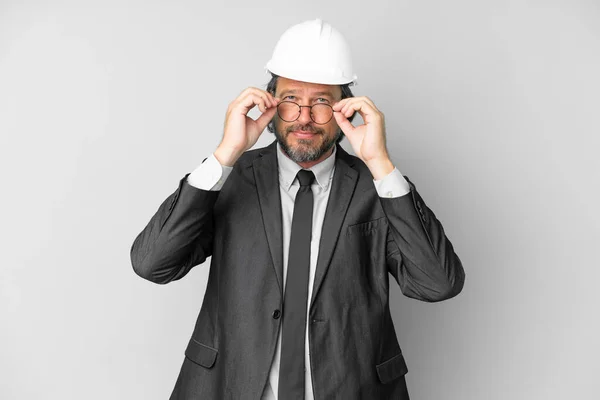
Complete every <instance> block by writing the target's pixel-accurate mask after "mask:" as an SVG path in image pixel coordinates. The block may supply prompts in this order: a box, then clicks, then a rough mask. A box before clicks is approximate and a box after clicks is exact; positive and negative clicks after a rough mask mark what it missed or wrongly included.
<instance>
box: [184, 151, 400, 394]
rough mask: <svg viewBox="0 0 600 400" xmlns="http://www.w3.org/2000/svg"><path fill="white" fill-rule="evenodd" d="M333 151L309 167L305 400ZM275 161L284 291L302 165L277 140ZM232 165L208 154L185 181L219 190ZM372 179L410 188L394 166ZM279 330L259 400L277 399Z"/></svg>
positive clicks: (382, 188) (390, 190)
mask: <svg viewBox="0 0 600 400" xmlns="http://www.w3.org/2000/svg"><path fill="white" fill-rule="evenodd" d="M336 151H337V150H336V148H335V146H334V151H333V153H332V155H331V156H329V157H328V158H326V159H325V160H323V161H321V162H320V163H319V164H316V165H314V166H313V167H311V168H309V169H310V170H311V171H312V172H313V173H314V175H315V181H314V182H313V184H312V186H311V189H312V192H313V196H314V205H313V207H314V208H313V224H312V238H311V244H310V271H309V281H308V284H309V287H308V299H307V307H306V309H307V324H306V335H305V347H304V349H305V350H304V365H305V367H306V372H305V374H306V375H305V394H306V395H305V398H306V399H307V400H313V399H314V395H313V387H312V380H311V370H310V353H309V346H308V326H309V324H308V306H309V305H310V298H311V296H312V289H313V282H314V279H315V270H316V266H317V259H318V256H319V242H320V240H321V230H322V228H323V219H324V217H325V209H326V208H327V201H328V199H329V193H330V189H331V183H332V181H333V174H334V171H335V153H336ZM277 161H278V163H279V190H280V194H281V210H282V215H281V216H282V224H283V226H282V228H283V229H282V231H283V238H282V239H283V287H284V289H283V290H284V291H285V282H286V277H287V264H288V252H289V245H290V234H291V231H292V216H293V213H294V200H295V199H296V193H297V192H298V189H299V188H300V185H299V183H298V180H297V179H296V174H297V173H298V171H299V170H300V169H302V167H301V166H300V165H298V164H296V163H295V162H294V161H292V160H291V159H290V158H288V157H287V156H286V155H284V154H283V152H282V150H281V147H280V146H279V144H278V145H277ZM232 169H233V168H232V167H227V166H222V165H221V164H219V162H218V161H217V159H216V158H215V157H214V155H211V156H210V157H208V158H207V159H206V160H205V161H204V163H202V164H201V165H199V166H198V167H197V168H196V169H195V170H194V171H193V172H192V173H191V174H190V175H188V177H187V182H188V183H189V184H190V185H192V186H194V187H196V188H198V189H203V190H221V188H222V187H223V184H224V183H225V181H226V180H227V177H228V176H229V174H230V173H231V171H232ZM373 183H374V185H375V189H376V190H377V193H378V194H379V196H380V197H388V198H392V197H400V196H404V195H406V194H408V193H409V192H410V186H409V184H408V182H407V181H406V179H404V176H403V175H402V174H401V173H400V171H398V169H396V168H394V170H393V171H392V172H391V173H390V174H388V175H387V176H385V177H384V178H383V179H381V180H374V181H373ZM281 334H282V329H280V330H279V336H278V339H277V347H276V350H275V357H274V358H273V363H272V364H271V370H270V372H269V379H268V381H267V384H266V385H265V388H264V392H263V395H262V400H277V392H278V388H279V363H280V359H281Z"/></svg>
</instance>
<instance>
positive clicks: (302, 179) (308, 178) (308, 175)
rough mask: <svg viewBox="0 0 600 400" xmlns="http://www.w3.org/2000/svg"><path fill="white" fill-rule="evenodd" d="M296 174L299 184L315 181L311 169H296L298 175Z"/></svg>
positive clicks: (308, 184) (304, 184)
mask: <svg viewBox="0 0 600 400" xmlns="http://www.w3.org/2000/svg"><path fill="white" fill-rule="evenodd" d="M296 176H297V178H298V182H299V183H300V186H310V185H312V183H313V182H314V181H315V174H313V172H312V171H309V170H306V169H301V170H300V171H298V175H296Z"/></svg>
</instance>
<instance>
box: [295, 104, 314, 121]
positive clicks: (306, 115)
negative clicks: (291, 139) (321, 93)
mask: <svg viewBox="0 0 600 400" xmlns="http://www.w3.org/2000/svg"><path fill="white" fill-rule="evenodd" d="M310 111H311V108H310V107H300V116H299V117H298V122H299V123H301V124H303V125H305V124H309V123H311V122H312V119H311V118H310Z"/></svg>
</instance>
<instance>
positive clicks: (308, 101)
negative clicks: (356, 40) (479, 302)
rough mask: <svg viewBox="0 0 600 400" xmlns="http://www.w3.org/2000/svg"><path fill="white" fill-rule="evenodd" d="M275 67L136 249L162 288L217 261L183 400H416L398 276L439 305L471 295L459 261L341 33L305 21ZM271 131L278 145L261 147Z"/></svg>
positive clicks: (181, 384)
mask: <svg viewBox="0 0 600 400" xmlns="http://www.w3.org/2000/svg"><path fill="white" fill-rule="evenodd" d="M294 55H296V56H294ZM298 55H299V56H298ZM267 69H268V70H269V71H270V72H271V74H272V80H271V82H270V83H269V85H268V87H267V89H268V90H266V91H265V90H261V89H258V88H248V89H246V90H244V91H243V92H242V93H241V94H240V95H239V97H238V98H237V99H235V100H234V101H233V102H232V103H231V104H230V105H229V108H228V110H227V114H226V121H225V128H224V133H223V139H222V141H221V143H220V145H219V146H218V147H217V149H216V151H215V152H214V153H213V155H211V156H210V157H209V158H207V159H206V160H205V161H204V162H203V163H202V164H201V165H200V166H199V167H198V168H197V169H196V170H194V171H193V172H192V173H191V174H187V175H186V176H185V177H184V178H183V179H181V181H180V182H179V187H178V188H177V190H176V191H175V192H174V193H173V194H172V195H170V196H169V197H168V198H167V199H166V200H165V201H164V202H163V203H162V205H161V206H160V208H159V209H158V211H157V212H156V214H155V215H154V216H153V217H152V219H151V220H150V222H149V223H148V225H147V226H146V228H145V229H144V230H143V231H142V232H141V233H140V235H139V236H138V237H137V238H136V240H135V242H134V243H133V246H132V249H131V259H132V264H133V268H134V270H135V272H136V273H137V274H139V275H140V276H142V277H144V278H146V279H148V280H150V281H153V282H156V283H167V282H170V281H173V280H176V279H180V278H182V277H183V276H184V275H186V274H187V273H188V272H189V270H190V269H191V268H192V267H193V266H195V265H198V264H201V263H202V262H204V261H205V259H206V258H207V257H209V256H212V261H211V266H210V272H209V278H208V284H207V289H206V293H205V296H204V301H203V303H202V308H201V310H200V314H199V316H198V319H197V322H196V326H195V328H194V332H193V334H192V337H191V339H190V341H189V343H188V346H187V348H186V350H185V358H184V361H183V365H182V367H181V371H180V374H179V377H178V379H177V382H176V384H175V388H174V390H173V393H172V395H171V399H215V400H216V399H219V400H221V399H257V400H258V399H280V400H288V399H305V398H306V399H313V398H314V399H408V398H409V397H408V392H407V388H406V381H405V378H404V375H405V374H406V372H407V368H406V364H405V361H404V358H403V356H402V352H401V349H400V346H399V345H398V341H397V338H396V333H395V330H394V326H393V322H392V318H391V315H390V309H389V304H388V290H389V274H391V275H392V276H393V277H394V279H395V280H396V281H397V282H398V284H399V285H400V288H401V289H402V292H403V293H404V294H405V295H406V296H409V297H412V298H416V299H419V300H423V301H429V302H434V301H441V300H445V299H448V298H451V297H453V296H455V295H457V294H458V293H459V292H460V291H461V289H462V287H463V283H464V271H463V268H462V265H461V262H460V260H459V258H458V256H457V255H456V254H455V252H454V250H453V247H452V244H451V243H450V241H449V240H448V238H447V237H446V235H445V233H444V230H443V228H442V225H441V224H440V222H439V221H438V220H437V218H436V217H435V215H434V213H433V212H432V211H431V210H430V209H429V208H428V207H427V205H426V204H425V202H424V201H423V199H422V198H421V196H420V195H419V193H418V192H417V190H416V188H415V186H414V184H413V183H412V182H410V181H409V180H408V178H406V177H404V176H403V175H402V174H401V173H400V172H399V171H398V169H397V168H396V167H395V166H394V164H393V163H392V161H391V160H390V157H389V154H388V150H387V147H386V141H385V124H384V116H383V114H382V113H381V112H380V111H379V110H378V109H377V107H376V106H375V104H374V103H373V102H372V101H371V100H370V99H369V98H367V97H353V96H352V93H351V91H350V90H349V85H350V84H351V83H353V82H354V81H355V80H356V75H354V73H353V71H352V65H351V62H350V56H349V49H348V46H347V44H346V42H345V41H344V39H343V37H342V36H341V35H340V33H339V32H338V31H336V30H335V29H333V28H332V27H331V26H330V25H328V24H326V23H323V22H322V21H320V20H316V21H308V22H305V23H302V24H299V25H296V26H293V27H292V28H290V29H288V30H287V31H286V32H285V33H284V35H283V36H282V37H281V39H280V40H279V42H278V43H277V46H276V47H275V51H274V53H273V57H272V59H271V61H269V63H268V64H267ZM254 107H258V109H259V110H260V111H261V112H262V115H261V116H260V117H258V118H257V119H256V120H253V119H251V118H249V117H248V116H247V114H248V112H249V111H250V110H251V109H252V108H254ZM356 112H358V113H359V114H360V115H361V116H362V118H363V120H364V124H362V125H360V126H356V127H355V126H353V125H352V124H351V122H350V120H351V118H352V117H353V115H354V113H356ZM268 124H269V128H270V130H272V131H273V132H274V133H275V136H276V139H277V140H276V141H274V142H273V143H272V144H271V145H269V146H267V147H265V148H261V149H255V150H250V151H248V150H249V149H250V148H251V147H252V146H253V145H254V144H255V143H256V141H257V140H258V138H259V136H260V135H261V133H262V132H263V130H264V129H265V127H267V125H268ZM342 132H343V133H342ZM344 135H345V136H346V137H347V138H348V140H349V142H350V145H351V146H352V148H353V149H354V152H355V153H356V156H357V157H354V156H351V155H349V154H348V153H347V152H345V151H344V150H343V149H342V148H341V147H340V146H339V145H338V142H339V141H340V140H341V139H342V138H343V136H344Z"/></svg>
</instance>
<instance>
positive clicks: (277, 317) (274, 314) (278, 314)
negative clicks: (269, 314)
mask: <svg viewBox="0 0 600 400" xmlns="http://www.w3.org/2000/svg"><path fill="white" fill-rule="evenodd" d="M279 317H281V311H279V310H275V311H273V319H279Z"/></svg>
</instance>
